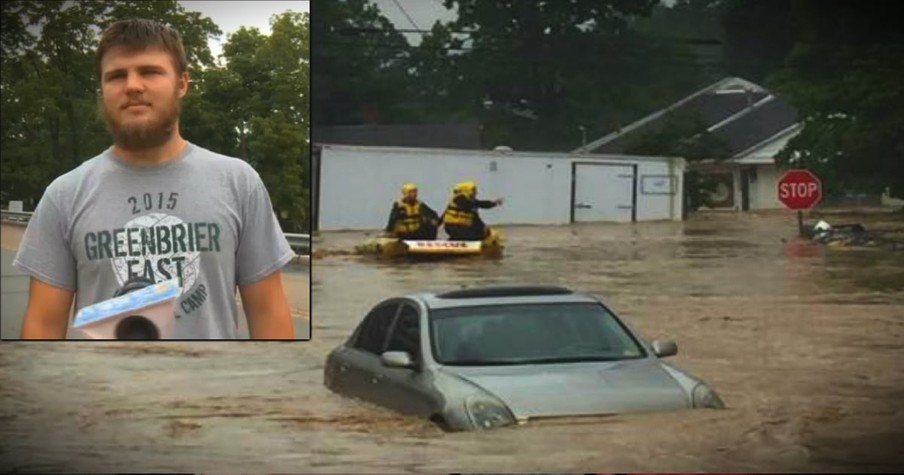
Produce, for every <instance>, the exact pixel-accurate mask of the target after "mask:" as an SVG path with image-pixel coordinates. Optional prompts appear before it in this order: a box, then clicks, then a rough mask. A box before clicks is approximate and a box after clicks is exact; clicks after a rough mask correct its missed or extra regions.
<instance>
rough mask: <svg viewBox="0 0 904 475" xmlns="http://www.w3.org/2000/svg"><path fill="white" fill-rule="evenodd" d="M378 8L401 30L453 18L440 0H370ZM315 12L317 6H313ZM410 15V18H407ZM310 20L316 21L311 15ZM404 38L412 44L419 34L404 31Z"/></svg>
mask: <svg viewBox="0 0 904 475" xmlns="http://www.w3.org/2000/svg"><path fill="white" fill-rule="evenodd" d="M371 1H372V2H373V3H375V4H376V5H377V7H379V8H380V11H381V12H382V13H383V16H385V17H386V18H387V19H388V20H389V21H391V22H392V24H393V25H395V27H396V28H397V29H403V30H413V29H419V30H429V29H430V28H431V27H433V23H434V22H436V21H437V20H439V21H440V22H442V23H446V22H449V21H452V20H454V19H455V16H456V14H455V12H454V11H453V10H446V7H444V6H443V2H442V0H371ZM314 13H315V14H316V13H317V8H316V7H315V8H314ZM406 13H407V16H406V15H405V14H406ZM409 17H410V20H409ZM311 21H316V19H314V17H313V16H312V17H311ZM404 35H405V38H407V39H408V42H409V43H411V44H412V45H418V44H420V43H421V36H422V35H419V34H415V33H405V34H404Z"/></svg>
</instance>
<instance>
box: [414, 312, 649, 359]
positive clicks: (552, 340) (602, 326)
mask: <svg viewBox="0 0 904 475" xmlns="http://www.w3.org/2000/svg"><path fill="white" fill-rule="evenodd" d="M430 332H431V335H430V339H431V345H432V350H433V356H434V359H435V360H436V361H437V362H439V363H441V364H447V365H473V366H483V365H513V364H537V363H565V362H579V361H616V360H623V359H634V358H643V357H645V356H646V352H645V351H644V350H643V348H642V347H641V346H640V345H639V344H638V342H637V341H636V340H635V339H634V337H633V336H631V334H630V333H628V330H627V329H626V328H625V327H624V326H623V325H622V324H621V322H619V321H618V319H617V318H616V317H615V316H614V315H612V314H611V313H609V312H608V311H607V310H606V308H605V307H603V306H602V305H599V304H595V303H560V304H542V305H537V304H526V305H525V304H519V305H488V306H476V307H457V308H448V309H436V310H432V311H431V312H430Z"/></svg>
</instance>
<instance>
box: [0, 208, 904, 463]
mask: <svg viewBox="0 0 904 475" xmlns="http://www.w3.org/2000/svg"><path fill="white" fill-rule="evenodd" d="M824 217H825V219H826V220H828V221H829V222H830V223H831V222H836V221H838V222H840V221H844V222H853V221H857V222H862V223H864V224H865V225H866V227H867V229H880V230H882V231H883V232H887V233H892V234H894V233H901V232H902V231H904V218H902V215H900V214H890V213H881V214H880V213H870V214H850V213H848V214H838V213H836V214H826V215H825V216H824ZM504 232H505V234H506V237H507V244H508V247H507V250H506V256H505V257H504V258H503V259H501V260H482V259H471V258H468V259H457V260H452V261H433V262H408V261H400V262H386V261H380V260H375V259H371V258H364V257H360V256H354V255H347V254H349V252H348V251H350V250H351V249H353V248H354V246H355V245H356V244H359V243H360V242H361V241H362V240H363V239H365V237H366V234H365V233H358V232H354V233H353V232H348V233H324V234H323V235H322V236H321V237H320V238H319V239H318V240H317V241H315V248H316V249H318V250H323V251H324V252H323V255H325V256H326V257H323V258H320V259H314V260H313V261H312V272H313V276H312V289H313V290H312V297H311V299H312V310H311V314H312V318H313V325H314V327H313V334H312V338H313V340H312V341H310V342H300V343H257V342H241V343H238V342H235V343H233V342H229V343H220V342H210V343H207V342H203V343H202V342H196V343H175V342H173V343H156V344H133V343H129V344H126V343H84V342H66V343H65V344H59V343H50V342H35V343H24V342H23V343H4V344H3V345H2V352H0V375H2V376H0V387H2V390H0V391H2V396H0V398H2V399H0V425H2V427H3V428H2V429H0V430H2V434H3V435H2V437H3V443H2V447H0V459H2V465H0V469H2V470H4V471H9V470H23V471H24V470H34V471H56V470H68V471H97V472H100V471H116V470H122V469H123V467H130V470H133V471H163V470H170V471H208V472H217V471H218V472H254V473H263V472H337V471H342V472H380V473H398V472H435V473H442V472H532V473H538V472H544V471H547V472H601V471H607V472H620V471H621V472H627V471H635V472H686V473H690V472H747V473H752V472H772V473H778V472H803V471H833V472H881V471H886V472H887V471H891V470H895V469H899V468H901V467H904V455H902V454H901V451H900V450H899V444H900V442H901V441H902V440H904V363H902V359H904V252H901V251H894V250H890V249H885V248H879V249H848V250H835V249H827V248H825V247H823V246H819V245H813V244H810V243H808V242H801V241H798V240H795V239H793V237H794V234H795V232H796V220H795V218H794V216H793V215H791V214H790V213H759V214H756V213H755V214H746V215H738V214H733V213H731V214H701V215H696V216H693V217H692V218H691V219H690V220H688V221H686V222H683V223H682V222H659V223H638V224H630V225H606V224H592V225H575V226H553V227H532V226H514V227H505V228H504ZM511 282H533V283H548V284H561V285H567V286H569V287H572V288H575V289H579V290H582V291H585V292H588V293H592V294H595V295H598V296H600V297H602V298H604V299H605V300H606V302H607V303H608V304H610V306H611V307H612V308H613V309H614V310H615V311H616V312H618V313H619V314H620V315H621V316H622V317H623V318H626V319H627V320H629V321H630V322H631V323H632V324H633V325H634V326H635V328H637V329H638V330H639V331H640V332H641V333H642V334H643V335H644V336H645V337H647V338H649V339H657V338H667V339H672V340H675V341H676V342H677V343H678V347H679V354H678V355H677V356H676V357H674V358H672V361H673V362H674V363H676V364H677V365H679V366H681V367H683V368H685V369H687V370H689V371H690V372H692V373H694V374H696V375H697V376H700V377H701V378H703V379H704V380H706V381H707V382H709V383H710V384H711V385H712V386H713V387H714V388H716V390H717V391H718V392H719V393H720V394H721V395H722V397H723V399H725V401H726V403H727V405H728V406H729V408H728V409H726V410H722V411H713V410H699V411H691V410H688V411H681V412H673V413H660V414H638V415H618V416H608V417H592V418H570V419H550V420H545V421H538V422H532V423H529V424H527V425H524V426H518V427H510V428H504V429H500V430H495V431H488V432H465V433H445V432H442V431H441V430H439V429H438V428H436V427H435V426H433V425H432V424H431V423H429V422H427V421H423V420H420V419H417V418H411V417H403V416H398V415H396V414H394V413H391V412H389V411H385V410H382V409H379V408H375V407H372V406H369V405H367V404H364V403H361V402H358V401H354V400H348V399H344V398H342V397H339V396H337V395H335V394H332V393H330V392H329V391H328V390H326V389H325V388H324V386H323V384H322V380H323V375H322V371H323V362H324V358H325V356H326V354H327V352H329V351H330V350H331V349H332V348H333V347H335V346H336V345H337V344H339V343H340V342H341V341H342V340H344V339H345V338H347V336H348V335H349V333H350V332H351V331H352V329H353V328H354V326H355V325H356V324H357V323H358V322H359V321H360V318H361V317H362V316H363V314H364V313H365V312H366V311H367V310H368V309H369V308H370V307H371V306H373V305H374V304H376V303H377V302H378V301H380V300H381V299H383V298H387V297H390V296H394V295H398V294H402V293H406V292H411V291H415V290H440V289H450V288H456V287H459V286H463V285H472V284H477V283H511Z"/></svg>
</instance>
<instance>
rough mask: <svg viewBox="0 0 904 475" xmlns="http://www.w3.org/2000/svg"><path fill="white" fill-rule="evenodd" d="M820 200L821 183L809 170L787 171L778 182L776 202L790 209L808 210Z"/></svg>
mask: <svg viewBox="0 0 904 475" xmlns="http://www.w3.org/2000/svg"><path fill="white" fill-rule="evenodd" d="M821 199H822V182H820V181H819V178H817V177H816V175H814V174H812V173H810V170H803V169H801V170H788V171H787V172H785V174H784V175H782V177H781V178H780V179H779V180H778V200H779V201H781V202H782V203H783V204H784V205H785V206H787V207H788V208H791V209H810V208H811V207H812V206H813V205H815V204H816V203H818V202H819V200H821Z"/></svg>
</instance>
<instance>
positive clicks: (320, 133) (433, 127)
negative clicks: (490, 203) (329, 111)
mask: <svg viewBox="0 0 904 475" xmlns="http://www.w3.org/2000/svg"><path fill="white" fill-rule="evenodd" d="M311 135H312V139H313V140H312V141H313V143H315V144H337V145H368V146H382V147H424V148H455V149H479V148H481V147H480V129H479V127H478V126H477V125H476V124H426V125H420V124H417V125H415V124H411V125H408V124H403V125H335V126H322V127H317V126H315V127H313V129H312V131H311Z"/></svg>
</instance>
